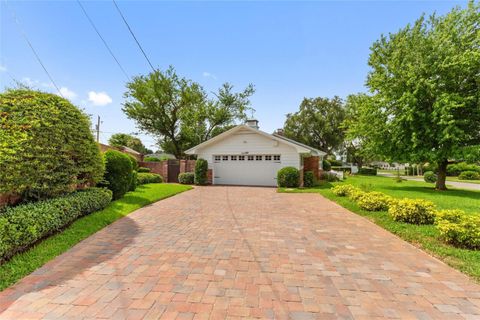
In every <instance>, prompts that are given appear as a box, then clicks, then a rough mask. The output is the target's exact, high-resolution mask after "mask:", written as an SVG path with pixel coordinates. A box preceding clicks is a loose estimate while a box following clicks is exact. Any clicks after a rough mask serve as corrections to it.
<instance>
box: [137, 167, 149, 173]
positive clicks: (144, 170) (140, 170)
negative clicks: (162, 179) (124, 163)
mask: <svg viewBox="0 0 480 320" xmlns="http://www.w3.org/2000/svg"><path fill="white" fill-rule="evenodd" d="M137 171H138V172H150V171H151V169H150V168H145V167H140V168H138V170H137Z"/></svg>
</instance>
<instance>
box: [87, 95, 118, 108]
mask: <svg viewBox="0 0 480 320" xmlns="http://www.w3.org/2000/svg"><path fill="white" fill-rule="evenodd" d="M88 101H90V102H91V103H92V104H93V105H94V106H106V105H107V104H110V103H112V98H110V96H109V95H108V94H107V93H106V92H95V91H90V92H88Z"/></svg>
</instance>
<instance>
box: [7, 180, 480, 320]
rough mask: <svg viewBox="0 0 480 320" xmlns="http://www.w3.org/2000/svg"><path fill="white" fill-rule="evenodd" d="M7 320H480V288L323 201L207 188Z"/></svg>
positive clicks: (37, 284)
mask: <svg viewBox="0 0 480 320" xmlns="http://www.w3.org/2000/svg"><path fill="white" fill-rule="evenodd" d="M0 312H1V314H0V318H1V319H37V318H42V317H43V318H45V319H55V318H56V319H99V318H105V319H159V318H161V319H239V318H264V319H375V318H394V319H480V286H478V285H476V284H475V283H473V282H472V281H471V280H469V279H468V278H467V277H466V276H464V275H462V274H461V273H459V272H457V271H455V270H453V269H451V268H449V267H448V266H446V265H445V264H443V263H441V262H439V261H437V260H436V259H434V258H432V257H430V256H428V255H427V254H425V253H423V252H421V251H419V250H417V249H416V248H414V247H412V246H410V245H409V244H407V243H405V242H403V241H401V240H399V239H398V238H396V237H395V236H393V235H391V234H390V233H388V232H386V231H384V230H383V229H381V228H379V227H377V226H375V225H374V224H372V223H370V222H368V221H367V220H365V219H363V218H361V217H359V216H357V215H355V214H352V213H350V212H348V211H347V210H346V209H343V208H341V207H339V206H338V205H336V204H335V203H333V202H331V201H329V200H327V199H324V198H322V197H320V196H318V195H316V194H279V193H276V191H275V189H269V188H247V187H205V188H196V189H195V190H192V191H189V192H186V193H182V194H180V195H177V196H175V197H173V198H170V199H166V200H163V201H160V202H158V203H155V204H153V205H151V206H148V207H145V208H143V209H141V210H138V211H137V212H135V213H133V214H131V215H130V216H128V217H126V218H124V219H121V220H119V221H117V222H116V223H114V224H112V225H110V226H108V227H106V228H105V229H103V230H102V231H100V232H98V233H96V234H95V235H93V236H91V237H90V238H88V239H86V240H85V241H83V242H81V243H80V244H78V245H77V246H75V247H74V248H73V249H71V250H70V251H68V252H66V253H65V254H63V255H61V256H60V257H58V258H56V259H54V260H53V261H51V262H49V263H47V264H46V265H45V266H44V267H42V268H40V269H38V270H37V271H35V272H34V273H33V274H31V275H29V276H27V277H26V278H24V279H23V280H21V281H20V282H19V283H18V284H17V285H15V286H13V287H11V288H9V289H7V290H5V291H3V292H2V293H0Z"/></svg>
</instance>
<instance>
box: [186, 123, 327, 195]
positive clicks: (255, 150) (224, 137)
mask: <svg viewBox="0 0 480 320" xmlns="http://www.w3.org/2000/svg"><path fill="white" fill-rule="evenodd" d="M185 153H186V154H187V155H195V156H197V159H200V158H203V159H205V160H207V161H208V169H209V178H210V179H211V181H210V182H211V183H212V184H222V185H256V186H276V185H277V172H278V170H280V169H281V168H283V167H295V168H297V169H299V170H301V171H302V172H303V171H307V170H311V171H313V172H314V174H315V176H317V178H318V177H319V171H320V170H321V169H322V161H323V157H324V156H325V155H326V153H325V152H323V151H320V150H317V149H315V148H312V147H309V146H307V145H304V144H302V143H299V142H297V141H294V140H291V139H288V138H286V137H284V136H282V135H281V134H279V133H274V134H269V133H266V132H263V131H261V130H259V127H258V121H257V120H248V121H247V122H246V124H243V125H238V126H236V127H234V128H232V129H230V130H228V131H226V132H224V133H222V134H220V135H218V136H215V137H213V138H212V139H210V140H207V141H205V142H203V143H201V144H199V145H197V146H195V147H193V148H191V149H189V150H187V151H186V152H185ZM302 176H303V175H302Z"/></svg>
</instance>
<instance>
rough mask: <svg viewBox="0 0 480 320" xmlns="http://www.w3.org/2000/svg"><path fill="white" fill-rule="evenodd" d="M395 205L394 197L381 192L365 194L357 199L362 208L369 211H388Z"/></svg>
mask: <svg viewBox="0 0 480 320" xmlns="http://www.w3.org/2000/svg"><path fill="white" fill-rule="evenodd" d="M393 203H394V200H393V198H392V197H390V196H387V195H386V194H384V193H381V192H376V191H372V192H364V193H363V194H362V195H360V196H359V197H358V199H357V204H358V205H359V207H360V208H362V209H365V210H367V211H386V210H388V208H389V207H390V205H391V204H393Z"/></svg>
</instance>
